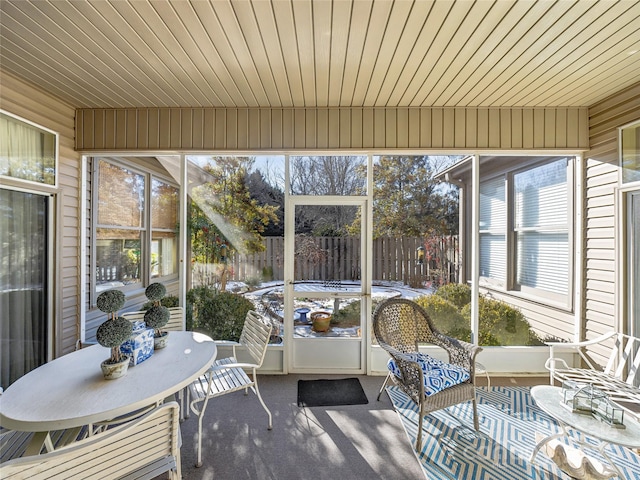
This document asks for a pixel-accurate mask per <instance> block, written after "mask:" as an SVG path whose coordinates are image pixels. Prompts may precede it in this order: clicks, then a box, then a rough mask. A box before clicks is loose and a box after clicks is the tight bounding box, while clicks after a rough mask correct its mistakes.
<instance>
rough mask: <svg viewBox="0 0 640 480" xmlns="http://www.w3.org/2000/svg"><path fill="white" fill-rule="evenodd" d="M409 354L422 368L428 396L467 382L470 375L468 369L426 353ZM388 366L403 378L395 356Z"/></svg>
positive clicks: (425, 391)
mask: <svg viewBox="0 0 640 480" xmlns="http://www.w3.org/2000/svg"><path fill="white" fill-rule="evenodd" d="M408 356H409V358H410V359H411V360H413V361H415V362H418V364H419V365H420V367H421V368H422V373H423V374H424V375H423V378H424V393H425V395H426V396H430V395H433V394H434V393H438V392H441V391H442V390H444V389H445V388H449V387H452V386H454V385H458V384H459V383H462V382H465V381H467V380H468V379H469V377H470V375H469V371H468V370H466V369H464V368H462V367H459V366H457V365H452V364H450V363H446V362H443V361H442V360H438V359H437V358H433V357H430V356H429V355H426V354H424V353H409V354H408ZM387 368H388V369H389V371H390V372H391V373H393V374H394V375H395V376H396V377H398V378H401V373H400V369H399V368H398V366H397V365H396V362H395V360H394V359H393V358H390V359H389V361H388V362H387Z"/></svg>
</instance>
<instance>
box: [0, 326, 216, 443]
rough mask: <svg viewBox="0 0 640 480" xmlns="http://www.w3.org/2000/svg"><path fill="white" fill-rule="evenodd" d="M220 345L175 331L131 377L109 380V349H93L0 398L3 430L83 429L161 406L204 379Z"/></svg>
mask: <svg viewBox="0 0 640 480" xmlns="http://www.w3.org/2000/svg"><path fill="white" fill-rule="evenodd" d="M216 354H217V350H216V344H215V343H214V341H213V340H212V339H211V338H209V337H208V336H206V335H203V334H201V333H196V332H171V333H170V336H169V343H168V344H167V346H166V347H165V348H163V349H161V350H156V351H155V352H154V353H153V355H152V356H151V357H150V358H148V359H147V360H145V361H144V362H142V363H141V364H139V365H136V366H133V367H131V366H130V367H129V369H128V371H127V374H126V375H125V376H123V377H121V378H118V379H115V380H105V379H104V377H103V376H102V371H101V369H100V362H102V361H103V360H105V359H107V358H109V355H110V352H109V349H108V348H105V347H102V346H100V345H93V346H91V347H88V348H84V349H82V350H78V351H75V352H72V353H69V354H67V355H64V356H62V357H59V358H57V359H55V360H53V361H51V362H49V363H46V364H44V365H42V366H40V367H38V368H36V369H35V370H32V371H31V372H29V373H27V374H26V375H25V376H23V377H22V378H20V379H18V380H17V381H16V382H15V383H13V384H12V385H10V386H9V388H7V390H6V391H5V392H4V393H3V394H2V396H0V425H2V426H3V427H5V428H8V429H12V430H19V431H23V432H48V431H52V430H63V429H67V428H75V427H82V426H84V425H90V424H93V423H97V422H103V421H108V420H111V419H113V418H116V417H119V416H121V415H125V414H128V413H131V412H134V411H136V410H138V409H141V408H145V407H148V406H149V405H152V404H154V403H156V404H159V403H161V402H162V401H163V400H164V399H165V398H166V397H168V396H169V395H172V394H174V393H176V392H178V391H180V390H181V389H183V388H184V387H186V386H188V385H189V384H190V383H191V382H192V381H193V380H195V379H196V378H198V377H199V376H200V375H202V374H203V373H204V372H205V371H206V370H207V369H208V368H209V367H210V366H211V365H212V364H213V362H214V361H215V358H216Z"/></svg>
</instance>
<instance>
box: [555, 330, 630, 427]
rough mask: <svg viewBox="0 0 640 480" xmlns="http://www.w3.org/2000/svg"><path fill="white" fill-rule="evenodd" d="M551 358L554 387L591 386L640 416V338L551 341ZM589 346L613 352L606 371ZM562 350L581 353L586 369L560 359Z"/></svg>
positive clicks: (621, 336) (618, 336)
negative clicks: (567, 341) (588, 350)
mask: <svg viewBox="0 0 640 480" xmlns="http://www.w3.org/2000/svg"><path fill="white" fill-rule="evenodd" d="M547 345H549V350H550V352H549V358H548V359H547V362H546V363H545V367H546V368H547V370H549V379H550V382H551V385H553V384H554V383H555V382H558V383H560V384H562V383H563V382H565V381H574V382H576V383H585V384H587V383H589V384H591V385H593V386H594V387H596V388H598V389H599V390H601V391H603V392H604V393H606V394H607V396H608V397H609V399H610V400H613V401H615V402H618V403H619V404H620V405H621V406H622V407H623V408H625V409H627V410H629V412H630V413H632V414H633V415H635V416H637V417H640V412H639V411H638V410H639V409H640V388H638V383H639V382H640V338H638V337H632V336H630V335H625V334H623V333H620V332H613V331H611V332H608V333H605V334H604V335H601V336H599V337H597V338H594V339H593V340H586V341H583V342H577V343H563V342H547ZM587 347H591V348H593V347H599V348H600V349H601V350H604V351H606V350H607V349H608V350H609V358H608V360H607V364H606V365H605V366H604V368H601V367H600V366H599V365H597V364H596V363H595V361H594V360H593V359H590V358H589V355H588V353H587V351H586V350H585V349H586V348H587ZM558 350H559V351H562V350H570V351H572V352H573V353H574V354H575V353H577V354H578V355H579V356H580V358H581V360H582V362H583V366H580V367H571V366H569V365H567V363H566V362H565V361H564V360H563V359H562V358H559V357H558V355H559V353H558Z"/></svg>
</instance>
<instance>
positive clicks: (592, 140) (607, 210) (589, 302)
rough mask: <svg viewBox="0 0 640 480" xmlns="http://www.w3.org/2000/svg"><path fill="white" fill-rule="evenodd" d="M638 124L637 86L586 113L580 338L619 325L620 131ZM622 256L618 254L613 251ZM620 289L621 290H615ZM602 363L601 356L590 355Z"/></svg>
mask: <svg viewBox="0 0 640 480" xmlns="http://www.w3.org/2000/svg"><path fill="white" fill-rule="evenodd" d="M638 119H640V83H638V84H636V85H634V86H632V87H630V88H628V89H626V90H623V91H622V92H619V93H618V94H616V95H614V96H612V97H610V98H608V99H606V100H604V101H602V102H600V103H598V104H596V105H593V106H592V107H591V108H589V144H590V146H591V147H590V150H589V151H588V152H587V153H586V154H585V198H584V204H585V218H584V222H585V232H586V238H585V239H584V242H585V243H584V245H583V248H584V262H585V264H584V285H585V293H584V299H583V301H584V317H585V322H584V325H583V331H582V332H581V336H582V339H589V340H590V339H593V338H594V337H597V336H598V335H601V334H602V333H604V332H607V331H610V330H611V329H616V330H617V329H619V328H622V327H623V326H622V325H621V324H620V323H621V322H620V321H619V319H618V318H617V315H616V313H617V312H618V305H617V303H618V301H619V300H618V299H619V295H620V292H619V291H618V290H617V288H616V286H617V281H618V271H617V264H618V261H619V260H621V259H622V257H621V256H620V257H617V256H616V247H617V245H618V243H617V241H618V239H617V236H618V235H620V234H621V232H620V231H619V224H618V223H617V222H616V200H615V197H616V191H615V189H616V188H617V187H618V175H619V171H618V162H619V159H618V128H619V127H621V126H623V125H626V124H628V123H631V122H633V121H636V120H638ZM617 253H618V254H620V255H621V254H622V252H617ZM618 287H619V288H622V286H621V285H620V286H618ZM591 353H592V355H593V356H594V358H595V359H596V360H597V361H599V362H600V363H602V362H604V358H605V355H606V352H605V351H602V350H601V351H598V350H594V351H592V352H591Z"/></svg>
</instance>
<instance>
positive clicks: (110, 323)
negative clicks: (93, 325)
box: [96, 290, 133, 364]
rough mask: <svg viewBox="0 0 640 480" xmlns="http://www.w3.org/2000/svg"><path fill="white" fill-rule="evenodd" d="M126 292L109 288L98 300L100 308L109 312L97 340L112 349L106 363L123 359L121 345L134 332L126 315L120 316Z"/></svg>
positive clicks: (98, 331)
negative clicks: (118, 312) (118, 313)
mask: <svg viewBox="0 0 640 480" xmlns="http://www.w3.org/2000/svg"><path fill="white" fill-rule="evenodd" d="M124 302H125V297H124V293H122V292H121V291H120V290H107V291H106V292H102V293H101V294H100V295H99V296H98V299H97V301H96V305H97V306H98V309H99V310H100V311H102V312H105V313H106V314H107V320H106V321H105V322H104V323H103V324H102V325H100V326H99V327H98V330H97V331H96V340H98V343H99V344H100V345H102V346H103V347H107V348H110V349H111V357H109V359H108V360H107V361H106V363H110V364H113V363H119V362H121V361H122V360H123V357H125V355H123V354H122V353H121V352H120V345H122V343H123V342H124V341H125V340H127V339H128V338H129V337H130V336H131V333H132V332H133V325H132V324H131V322H130V321H129V320H127V319H126V318H124V317H118V315H117V313H116V312H117V311H118V310H119V309H121V308H122V307H123V306H124Z"/></svg>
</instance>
